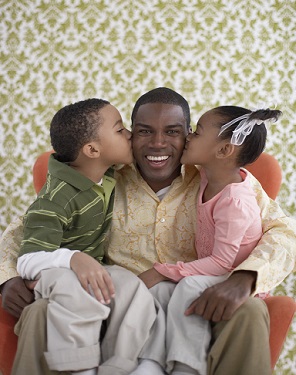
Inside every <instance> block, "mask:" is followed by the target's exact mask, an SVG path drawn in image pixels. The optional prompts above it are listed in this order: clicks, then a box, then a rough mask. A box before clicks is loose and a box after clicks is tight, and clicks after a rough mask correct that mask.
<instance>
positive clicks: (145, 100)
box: [131, 87, 190, 131]
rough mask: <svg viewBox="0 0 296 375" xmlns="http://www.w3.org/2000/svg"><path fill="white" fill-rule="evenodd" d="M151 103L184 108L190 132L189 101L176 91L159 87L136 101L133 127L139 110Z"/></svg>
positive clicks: (132, 119) (133, 112)
mask: <svg viewBox="0 0 296 375" xmlns="http://www.w3.org/2000/svg"><path fill="white" fill-rule="evenodd" d="M150 103H163V104H172V105H178V106H180V107H181V108H182V110H183V114H184V117H185V120H186V127H187V130H188V131H189V129H190V108H189V104H188V102H187V100H186V99H185V98H184V97H183V96H182V95H180V94H178V93H177V92H176V91H174V90H172V89H169V88H167V87H157V88H156V89H153V90H151V91H148V92H146V93H145V94H143V95H142V96H140V97H139V99H138V100H137V101H136V103H135V105H134V108H133V111H132V115H131V121H132V127H133V123H134V120H135V117H136V115H137V113H138V110H139V108H140V106H141V105H144V104H150Z"/></svg>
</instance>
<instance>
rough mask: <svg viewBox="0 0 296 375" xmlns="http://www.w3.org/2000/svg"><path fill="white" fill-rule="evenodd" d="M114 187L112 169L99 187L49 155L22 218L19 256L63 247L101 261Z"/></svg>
mask: <svg viewBox="0 0 296 375" xmlns="http://www.w3.org/2000/svg"><path fill="white" fill-rule="evenodd" d="M114 187H115V179H114V178H113V170H112V169H109V170H108V171H107V172H106V173H105V175H104V176H103V182H102V186H99V185H97V184H96V183H94V182H93V181H91V180H89V179H88V178H87V177H85V176H83V175H82V174H81V173H79V172H77V171H76V170H75V169H73V168H71V167H69V166H68V165H67V164H64V163H61V162H59V161H57V160H56V159H55V158H54V155H51V157H50V159H49V164H48V174H47V179H46V184H45V185H44V186H43V188H42V190H41V191H40V193H39V194H38V197H37V199H36V200H35V201H34V203H33V204H32V205H31V206H30V207H29V209H28V211H27V213H26V215H25V217H24V239H23V241H22V245H21V250H20V254H19V256H21V255H23V254H26V253H31V252H36V251H54V250H57V249H58V248H61V247H64V248H68V249H71V250H80V251H83V252H85V253H87V254H89V255H90V256H92V257H93V258H95V259H97V260H98V261H99V262H102V259H103V256H104V240H105V237H106V233H107V231H108V229H109V227H110V224H111V219H112V211H113V203H114Z"/></svg>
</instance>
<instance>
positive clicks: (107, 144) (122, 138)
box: [98, 104, 133, 166]
mask: <svg viewBox="0 0 296 375" xmlns="http://www.w3.org/2000/svg"><path fill="white" fill-rule="evenodd" d="M99 116H100V118H101V123H100V125H99V127H98V129H99V130H98V139H99V140H98V143H99V145H100V162H103V163H104V164H105V165H106V166H111V165H113V164H130V163H132V161H133V154H132V148H131V136H132V135H131V132H130V131H129V130H127V129H126V128H125V127H124V126H123V123H122V118H121V115H120V113H119V112H118V110H117V109H116V108H115V107H113V105H111V104H109V105H106V106H105V107H104V108H103V109H101V110H100V114H99Z"/></svg>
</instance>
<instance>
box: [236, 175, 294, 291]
mask: <svg viewBox="0 0 296 375" xmlns="http://www.w3.org/2000/svg"><path fill="white" fill-rule="evenodd" d="M250 175H251V174H250ZM250 177H251V178H250V182H251V185H252V187H253V189H254V191H255V192H256V195H257V203H258V205H259V207H260V209H261V217H262V225H263V236H262V238H261V240H260V241H259V243H258V245H257V246H256V247H255V249H254V250H253V251H252V252H251V254H250V256H249V257H248V258H247V259H246V260H245V261H244V262H242V263H241V264H240V265H239V266H238V267H236V268H235V270H234V271H241V270H243V271H254V272H256V273H257V280H256V286H255V290H254V293H253V294H257V293H266V292H268V291H269V290H271V289H273V288H275V287H276V286H277V285H279V284H280V283H281V282H282V281H283V280H284V279H285V278H286V277H287V276H288V275H289V274H290V273H291V272H293V269H294V270H296V268H295V262H296V221H295V219H293V218H291V217H287V216H286V215H285V214H284V212H283V211H282V210H281V208H280V207H279V206H278V204H277V203H276V202H275V201H273V200H272V199H270V198H269V197H268V196H267V194H266V193H265V192H264V190H263V189H262V187H261V185H260V184H259V182H258V181H257V180H256V179H255V177H253V176H252V175H251V176H250Z"/></svg>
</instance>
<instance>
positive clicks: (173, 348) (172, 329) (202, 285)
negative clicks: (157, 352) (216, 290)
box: [166, 275, 226, 375]
mask: <svg viewBox="0 0 296 375" xmlns="http://www.w3.org/2000/svg"><path fill="white" fill-rule="evenodd" d="M225 278H226V276H202V275H198V276H190V277H186V278H184V279H183V280H181V281H180V282H179V284H178V285H177V286H176V288H175V291H174V293H173V295H172V297H171V300H170V303H169V305H168V311H167V334H166V337H167V341H166V342H167V370H168V371H169V372H170V371H171V370H172V369H173V368H174V369H175V365H176V364H182V367H184V368H186V367H188V373H196V374H197V373H198V374H201V375H205V374H206V372H207V355H208V350H209V346H210V341H211V327H210V323H209V322H208V321H207V320H205V319H203V318H202V317H200V316H198V315H190V316H185V315H184V312H185V310H186V308H187V307H188V306H189V305H190V304H191V303H192V302H193V301H194V300H195V299H196V298H197V297H198V296H200V294H201V293H202V292H203V291H204V290H205V289H206V288H208V287H210V286H212V285H214V284H217V283H218V282H221V281H223V280H224V279H225ZM177 367H178V366H177ZM179 367H180V366H179ZM190 371H191V372H190ZM173 373H174V372H173Z"/></svg>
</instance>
